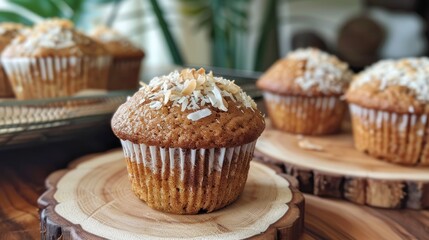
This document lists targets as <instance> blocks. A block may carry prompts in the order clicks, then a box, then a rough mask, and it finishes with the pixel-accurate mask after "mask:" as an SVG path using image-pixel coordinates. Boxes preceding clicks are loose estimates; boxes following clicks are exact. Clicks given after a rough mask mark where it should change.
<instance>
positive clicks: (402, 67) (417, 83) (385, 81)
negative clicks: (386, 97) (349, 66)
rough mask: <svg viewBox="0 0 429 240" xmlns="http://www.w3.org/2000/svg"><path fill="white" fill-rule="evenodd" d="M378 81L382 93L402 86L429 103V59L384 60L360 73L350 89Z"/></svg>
mask: <svg viewBox="0 0 429 240" xmlns="http://www.w3.org/2000/svg"><path fill="white" fill-rule="evenodd" d="M374 81H378V82H379V89H380V91H383V90H385V89H386V88H388V87H390V86H402V87H406V88H408V89H410V90H411V91H413V92H414V94H415V96H416V98H417V99H418V100H420V101H423V102H429V94H428V93H429V58H426V57H421V58H404V59H400V60H383V61H380V62H378V63H376V64H374V65H372V66H370V67H369V68H367V69H365V70H364V71H363V72H362V73H360V74H359V75H358V76H357V77H356V78H355V80H354V81H353V82H352V84H351V86H350V88H351V89H352V90H353V89H356V88H358V87H360V86H362V85H364V84H366V83H370V82H374Z"/></svg>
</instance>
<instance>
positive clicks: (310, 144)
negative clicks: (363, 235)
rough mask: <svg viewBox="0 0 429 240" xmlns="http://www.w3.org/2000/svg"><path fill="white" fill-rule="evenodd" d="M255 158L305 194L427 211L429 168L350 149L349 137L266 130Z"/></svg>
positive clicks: (351, 147) (270, 128)
mask: <svg viewBox="0 0 429 240" xmlns="http://www.w3.org/2000/svg"><path fill="white" fill-rule="evenodd" d="M267 122H268V125H269V121H267ZM300 145H301V146H300ZM319 147H320V148H322V149H321V150H320V151H317V150H316V149H315V148H319ZM255 157H257V158H259V159H261V160H264V161H268V162H271V163H274V164H276V165H278V166H281V167H283V168H284V171H285V172H286V173H287V174H290V175H292V176H294V177H296V178H297V179H298V181H299V184H300V190H301V191H302V192H305V193H310V194H314V195H317V196H323V197H334V198H344V199H347V200H349V201H352V202H355V203H359V204H366V205H369V206H374V207H382V208H411V209H424V208H429V167H407V166H401V165H396V164H392V163H387V162H384V161H381V160H378V159H375V158H372V157H370V156H367V155H365V154H364V153H361V152H359V151H357V150H355V148H354V146H353V137H352V135H351V133H341V134H337V135H331V136H318V137H310V136H305V137H303V136H298V135H293V134H288V133H284V132H281V131H278V130H275V129H273V128H272V127H270V126H267V128H266V130H265V131H264V132H263V133H262V136H261V137H260V138H259V139H258V142H257V143H256V153H255Z"/></svg>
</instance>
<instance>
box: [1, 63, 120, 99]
mask: <svg viewBox="0 0 429 240" xmlns="http://www.w3.org/2000/svg"><path fill="white" fill-rule="evenodd" d="M111 60H112V58H111V57H110V56H99V57H45V58H25V57H23V58H2V64H3V67H4V70H5V72H6V74H7V76H8V78H9V80H10V83H11V85H12V88H13V90H14V92H15V94H16V97H17V98H18V99H31V98H49V97H62V96H71V95H73V94H74V93H76V92H79V91H81V90H84V89H105V88H106V85H107V78H108V69H109V66H110V64H111Z"/></svg>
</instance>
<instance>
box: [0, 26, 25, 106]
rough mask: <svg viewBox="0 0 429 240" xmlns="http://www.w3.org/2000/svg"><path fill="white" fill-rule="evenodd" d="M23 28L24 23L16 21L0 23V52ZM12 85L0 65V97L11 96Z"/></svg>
mask: <svg viewBox="0 0 429 240" xmlns="http://www.w3.org/2000/svg"><path fill="white" fill-rule="evenodd" d="M24 29H25V27H24V25H21V24H17V23H6V22H5V23H0V52H2V51H3V49H4V48H5V47H6V46H7V45H8V44H9V43H10V42H11V41H12V39H13V38H15V37H16V35H18V34H19V33H20V32H21V31H23V30H24ZM13 96H14V94H13V91H12V87H11V86H10V83H9V80H8V79H7V76H6V74H5V72H4V69H3V66H0V98H10V97H13Z"/></svg>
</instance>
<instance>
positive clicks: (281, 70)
mask: <svg viewBox="0 0 429 240" xmlns="http://www.w3.org/2000/svg"><path fill="white" fill-rule="evenodd" d="M351 77H352V73H351V71H350V70H349V68H348V65H347V64H346V63H344V62H342V61H340V60H339V59H338V58H337V57H335V56H332V55H329V54H327V53H325V52H322V51H320V50H318V49H316V48H305V49H298V50H296V51H293V52H291V53H289V54H288V55H287V56H286V57H285V58H283V59H280V60H278V61H277V62H276V63H274V65H273V66H271V67H270V68H269V69H268V70H267V72H266V73H265V74H264V75H262V77H261V78H260V79H259V80H258V81H257V86H258V87H259V88H260V89H262V90H265V91H268V92H272V93H277V94H280V95H295V96H340V95H342V94H343V93H344V91H345V90H346V89H347V87H348V84H349V82H350V80H351Z"/></svg>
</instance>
